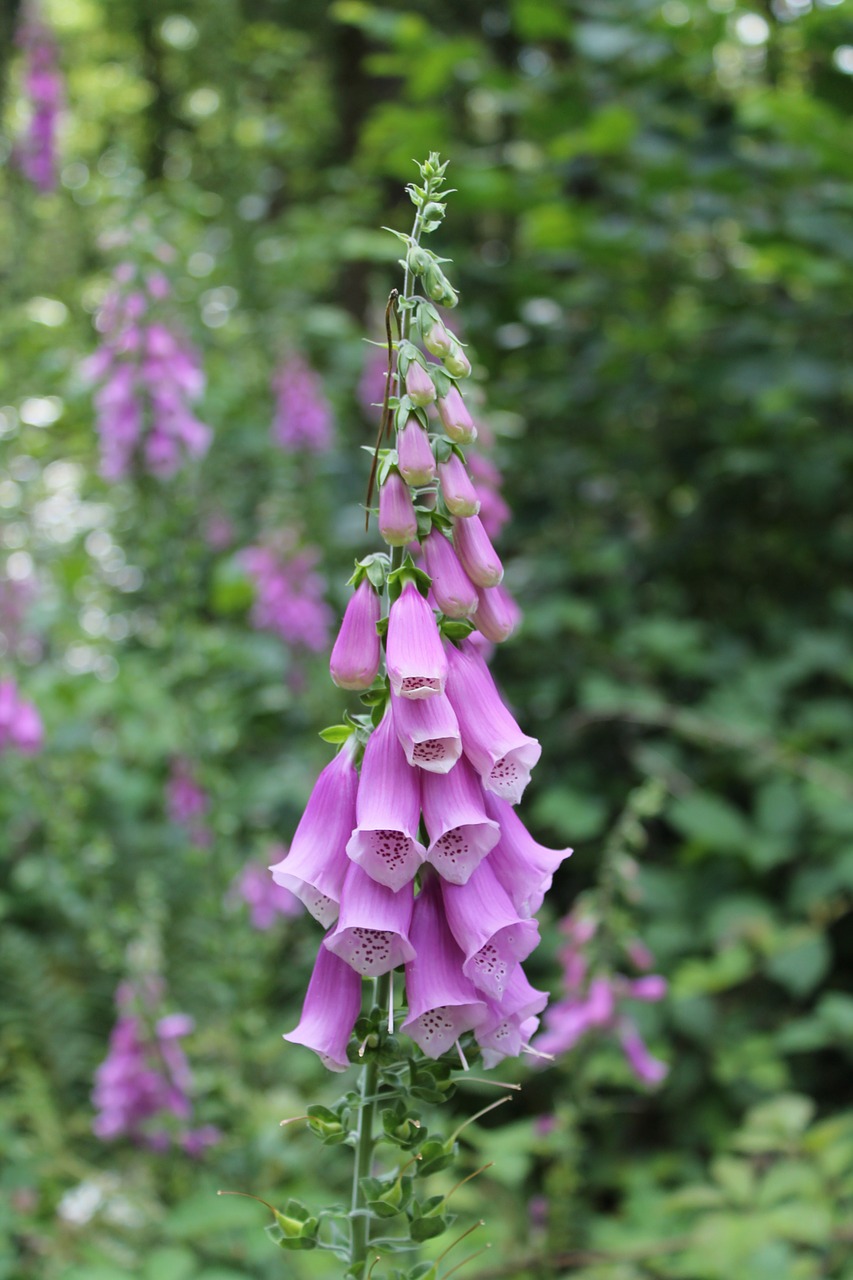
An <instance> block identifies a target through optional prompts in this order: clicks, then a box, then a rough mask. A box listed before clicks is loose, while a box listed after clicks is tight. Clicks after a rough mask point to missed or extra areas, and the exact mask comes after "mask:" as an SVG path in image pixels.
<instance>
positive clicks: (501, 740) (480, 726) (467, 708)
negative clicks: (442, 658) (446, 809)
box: [447, 640, 542, 804]
mask: <svg viewBox="0 0 853 1280" xmlns="http://www.w3.org/2000/svg"><path fill="white" fill-rule="evenodd" d="M447 657H448V675H447V696H448V697H449V698H450V701H451V703H452V704H453V710H454V711H455V712H456V718H457V720H458V721H459V728H460V731H461V733H462V749H463V751H464V752H465V754H466V756H467V757H468V759H469V760H470V761H471V763H472V765H473V766H474V768H475V769H476V771H477V773H479V775H480V778H481V779H482V782H483V786H484V788H485V789H486V790H487V791H492V792H494V793H495V794H496V795H498V796H501V797H502V798H503V799H505V800H508V801H509V802H510V804H517V803H518V801H519V800H520V799H521V797H522V794H523V792H524V788H525V787H526V786H527V783H528V782H529V781H530V770H531V769H532V768H533V766H534V765H535V764H536V762H537V760H538V759H539V757H540V755H541V754H542V748H541V747H540V745H539V743H538V742H537V740H536V738H530V737H528V736H527V734H525V733H522V732H521V730H520V729H519V727H518V725H517V724H516V722H515V720H514V719H513V717H512V716H511V715H510V713H509V712H508V711H507V709H506V707H505V706H504V705H503V703H502V701H501V697H500V694H499V693H498V691H497V689H496V688H495V682H494V681H493V680H492V677H491V675H490V674H489V669H488V667H487V666H486V664H485V662H484V661H483V659H482V658H481V657H480V655H479V653H478V652H477V650H476V649H475V647H474V646H473V645H472V644H471V643H470V641H467V640H463V641H462V643H461V644H460V645H459V647H458V648H457V647H456V646H455V645H452V644H449V645H448V646H447Z"/></svg>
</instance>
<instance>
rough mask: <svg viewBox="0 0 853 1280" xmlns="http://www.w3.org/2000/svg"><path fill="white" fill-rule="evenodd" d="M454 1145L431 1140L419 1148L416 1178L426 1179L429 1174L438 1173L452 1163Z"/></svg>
mask: <svg viewBox="0 0 853 1280" xmlns="http://www.w3.org/2000/svg"><path fill="white" fill-rule="evenodd" d="M455 1153H456V1143H455V1142H453V1143H447V1142H440V1141H439V1140H438V1139H437V1138H431V1139H430V1140H429V1141H428V1142H425V1143H424V1145H423V1146H422V1147H421V1158H420V1160H419V1161H418V1177H419V1178H428V1177H429V1175H430V1174H431V1173H439V1172H440V1171H441V1170H442V1169H447V1168H449V1166H450V1165H451V1164H452V1163H453V1157H454V1155H455Z"/></svg>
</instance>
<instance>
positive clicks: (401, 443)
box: [397, 414, 435, 486]
mask: <svg viewBox="0 0 853 1280" xmlns="http://www.w3.org/2000/svg"><path fill="white" fill-rule="evenodd" d="M397 465H398V466H399V468H400V475H401V476H402V477H403V479H404V480H405V481H406V484H411V485H416V486H417V485H422V484H429V483H430V481H431V480H434V479H435V458H434V457H433V455H432V449H431V447H430V443H429V436H428V435H427V433H426V431H424V429H423V427H422V426H421V424H420V422H418V420H417V418H416V417H415V415H414V414H410V415H409V417H408V418H407V419H406V425H405V426H404V427H403V430H402V431H400V432H399V433H398V435H397Z"/></svg>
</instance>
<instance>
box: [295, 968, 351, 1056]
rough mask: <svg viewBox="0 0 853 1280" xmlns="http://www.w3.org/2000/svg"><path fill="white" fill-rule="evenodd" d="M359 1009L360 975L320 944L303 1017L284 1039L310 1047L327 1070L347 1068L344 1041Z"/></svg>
mask: <svg viewBox="0 0 853 1280" xmlns="http://www.w3.org/2000/svg"><path fill="white" fill-rule="evenodd" d="M360 1013H361V978H360V977H359V975H358V974H357V973H356V971H355V969H352V968H351V967H350V966H349V965H348V964H347V963H346V962H345V961H344V960H341V959H340V957H339V956H336V955H335V954H334V953H333V952H331V951H329V949H328V948H327V947H324V946H321V947H320V950H319V951H318V952H317V960H316V962H315V964H314V972H313V973H312V974H311V980H310V982H309V983H308V991H307V993H306V995H305V1003H304V1004H303V1006H302V1017H301V1018H300V1019H299V1024H298V1026H296V1027H295V1028H294V1030H293V1031H289V1032H288V1033H287V1035H285V1036H284V1039H285V1040H289V1041H290V1042H291V1043H292V1044H303V1045H305V1047H306V1048H307V1049H313V1050H314V1052H315V1053H316V1054H317V1056H318V1057H319V1059H320V1061H321V1062H322V1064H323V1066H324V1067H328V1069H329V1070H330V1071H346V1069H347V1067H348V1066H349V1061H348V1060H347V1045H348V1044H349V1040H350V1036H351V1035H352V1032H353V1027H354V1026H355V1024H356V1020H357V1019H358V1015H359V1014H360Z"/></svg>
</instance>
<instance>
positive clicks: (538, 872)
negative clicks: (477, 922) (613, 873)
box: [486, 794, 572, 916]
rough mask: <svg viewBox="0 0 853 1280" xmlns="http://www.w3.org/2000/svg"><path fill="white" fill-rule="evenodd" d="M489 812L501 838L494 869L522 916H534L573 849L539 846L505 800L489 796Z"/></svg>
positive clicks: (495, 850)
mask: <svg viewBox="0 0 853 1280" xmlns="http://www.w3.org/2000/svg"><path fill="white" fill-rule="evenodd" d="M486 812H487V813H488V815H489V817H490V818H493V819H494V821H495V822H497V823H498V824H499V826H500V831H501V838H500V840H499V841H498V843H497V845H496V846H495V848H494V850H493V851H492V855H491V858H490V863H491V867H492V870H493V871H494V873H495V875H496V876H497V878H498V879H499V880H500V882H501V884H502V885H503V887H504V889H506V891H507V893H508V894H509V896H510V898H511V899H512V903H513V906H514V907H515V909H516V911H518V912H519V914H520V915H522V916H535V915H536V912H537V911H538V910H539V908H540V907H541V906H542V902H543V900H544V898H545V894H546V893H547V892H548V890H549V889H550V888H551V881H552V880H553V878H554V872H555V871H556V870H557V868H558V867H559V865H560V863H561V862H563V861H564V859H565V858H568V857H569V856H570V854H571V852H572V850H571V849H547V848H546V847H545V845H543V844H539V843H538V842H537V841H536V840H534V839H533V836H532V835H531V834H530V832H529V831H528V830H527V828H526V827H525V825H524V823H523V822H522V821H521V819H520V818H519V816H518V814H517V813H516V812H515V810H514V809H513V808H512V806H511V805H510V804H508V803H507V801H506V800H502V799H501V798H500V797H499V796H497V795H494V794H492V795H489V794H487V795H486Z"/></svg>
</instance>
